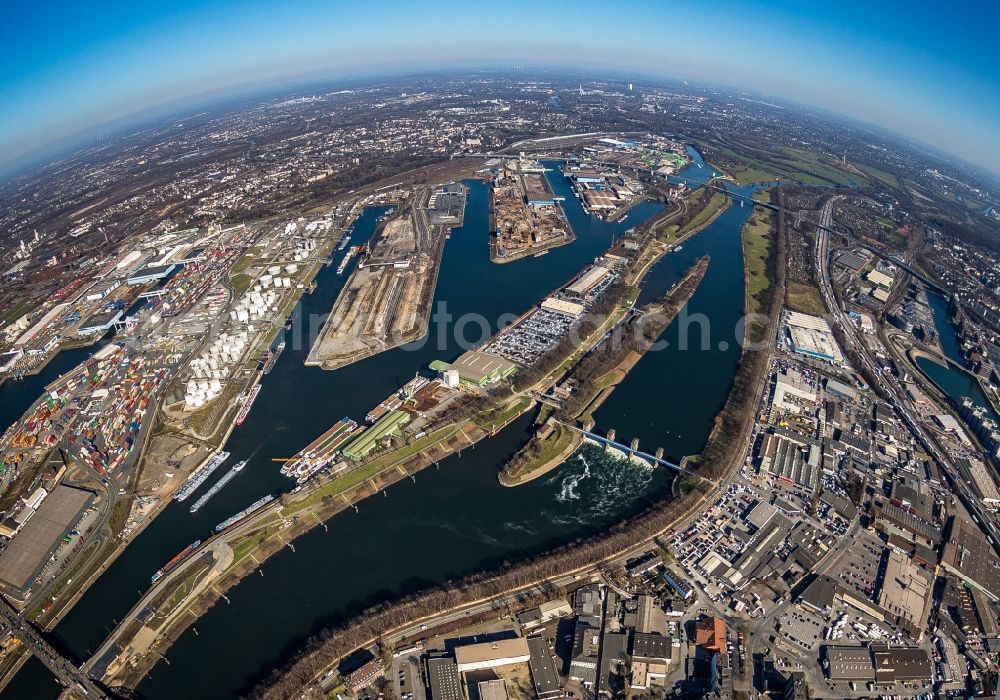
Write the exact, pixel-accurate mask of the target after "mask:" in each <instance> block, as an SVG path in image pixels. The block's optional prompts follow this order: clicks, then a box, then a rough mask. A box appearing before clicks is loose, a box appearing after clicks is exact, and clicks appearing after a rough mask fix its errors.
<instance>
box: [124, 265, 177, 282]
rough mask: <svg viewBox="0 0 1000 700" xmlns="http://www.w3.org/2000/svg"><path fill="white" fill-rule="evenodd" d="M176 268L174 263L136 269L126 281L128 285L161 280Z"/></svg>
mask: <svg viewBox="0 0 1000 700" xmlns="http://www.w3.org/2000/svg"><path fill="white" fill-rule="evenodd" d="M176 268H177V266H176V265H174V264H169V265H156V266H152V267H146V268H143V269H141V270H137V271H136V272H135V273H134V274H132V275H131V276H129V278H128V283H129V284H130V285H137V284H145V283H147V282H155V281H157V280H162V279H165V278H166V277H167V276H169V275H170V273H171V272H173V271H174V270H175V269H176Z"/></svg>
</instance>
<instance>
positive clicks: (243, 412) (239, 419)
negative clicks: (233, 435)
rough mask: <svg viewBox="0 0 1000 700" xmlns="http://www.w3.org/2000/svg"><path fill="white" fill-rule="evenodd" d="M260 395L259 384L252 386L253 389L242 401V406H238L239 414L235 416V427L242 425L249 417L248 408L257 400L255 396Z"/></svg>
mask: <svg viewBox="0 0 1000 700" xmlns="http://www.w3.org/2000/svg"><path fill="white" fill-rule="evenodd" d="M259 393H260V384H256V385H254V388H253V389H251V390H250V395H249V396H247V397H246V398H245V399H244V400H243V405H242V406H240V412H239V413H237V414H236V425H243V421H245V420H246V419H247V416H248V415H250V407H251V406H253V402H254V401H256V400H257V394H259Z"/></svg>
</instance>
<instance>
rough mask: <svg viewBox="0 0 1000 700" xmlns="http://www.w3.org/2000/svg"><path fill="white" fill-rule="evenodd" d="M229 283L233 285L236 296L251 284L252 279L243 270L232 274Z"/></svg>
mask: <svg viewBox="0 0 1000 700" xmlns="http://www.w3.org/2000/svg"><path fill="white" fill-rule="evenodd" d="M229 283H230V284H231V285H233V291H234V292H236V296H239V295H241V294H243V292H245V291H246V290H248V289H249V288H250V285H251V284H253V279H252V278H251V277H250V275H248V274H246V273H245V272H240V273H237V274H235V275H233V276H232V277H231V278H230V280H229Z"/></svg>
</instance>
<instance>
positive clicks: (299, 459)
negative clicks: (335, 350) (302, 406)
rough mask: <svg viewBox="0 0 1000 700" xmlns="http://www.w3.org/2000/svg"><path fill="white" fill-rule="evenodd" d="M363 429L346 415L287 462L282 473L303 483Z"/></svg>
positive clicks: (330, 460)
mask: <svg viewBox="0 0 1000 700" xmlns="http://www.w3.org/2000/svg"><path fill="white" fill-rule="evenodd" d="M361 429H362V428H360V426H359V425H358V424H357V423H356V422H354V421H353V420H351V419H350V418H347V417H346V416H345V417H344V418H342V419H340V420H339V421H337V422H336V423H335V424H334V425H333V426H332V427H331V428H330V429H329V430H327V431H326V432H325V433H323V434H322V435H320V436H319V437H318V438H316V439H315V440H313V441H312V442H311V443H310V444H309V445H308V446H307V447H306V448H305V449H304V450H302V451H301V452H299V453H298V454H297V455H295V457H293V458H292V459H290V460H288V461H287V462H285V465H284V466H283V467H282V468H281V473H282V474H283V475H285V476H288V477H291V478H293V479H296V480H297V481H298V482H299V483H302V482H303V481H305V480H307V479H308V478H309V477H311V476H312V475H313V474H315V473H316V472H317V471H319V470H320V469H322V468H323V467H325V466H326V465H328V464H329V463H330V462H332V461H333V459H334V457H336V456H337V453H338V452H339V451H340V448H341V447H343V446H344V445H345V444H346V443H347V441H348V440H350V439H351V438H353V437H355V436H356V434H357V433H358V431H359V430H361Z"/></svg>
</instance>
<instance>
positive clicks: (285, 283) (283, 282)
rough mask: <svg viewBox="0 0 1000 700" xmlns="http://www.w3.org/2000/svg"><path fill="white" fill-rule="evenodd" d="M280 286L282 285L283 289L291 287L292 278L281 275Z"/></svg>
mask: <svg viewBox="0 0 1000 700" xmlns="http://www.w3.org/2000/svg"><path fill="white" fill-rule="evenodd" d="M281 286H282V287H284V288H285V289H291V287H292V280H290V279H289V278H288V277H282V278H281Z"/></svg>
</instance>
